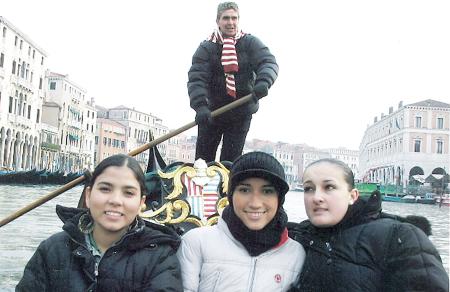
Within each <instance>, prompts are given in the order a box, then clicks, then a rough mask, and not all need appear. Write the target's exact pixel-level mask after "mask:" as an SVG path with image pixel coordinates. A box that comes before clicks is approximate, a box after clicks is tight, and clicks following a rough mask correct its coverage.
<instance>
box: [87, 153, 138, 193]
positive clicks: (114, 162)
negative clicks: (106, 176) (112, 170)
mask: <svg viewBox="0 0 450 292" xmlns="http://www.w3.org/2000/svg"><path fill="white" fill-rule="evenodd" d="M110 166H118V167H121V166H127V167H128V168H129V169H130V170H131V171H132V172H133V174H134V177H135V178H136V180H137V181H138V183H139V186H140V187H141V197H142V196H145V195H147V187H146V186H145V176H144V172H143V171H142V168H141V166H140V165H139V162H137V161H136V159H134V158H133V157H130V156H128V155H125V154H116V155H112V156H110V157H108V158H105V159H103V160H102V161H101V162H100V163H99V164H98V165H97V167H96V168H95V170H94V172H93V173H92V177H91V178H90V180H89V182H88V184H87V185H88V186H89V187H91V188H92V187H93V186H94V183H95V180H96V179H97V177H98V176H99V175H100V174H102V173H103V171H105V169H107V168H108V167H110Z"/></svg>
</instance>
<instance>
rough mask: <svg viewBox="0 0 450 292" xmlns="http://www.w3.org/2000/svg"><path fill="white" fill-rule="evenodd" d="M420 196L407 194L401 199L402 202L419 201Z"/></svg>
mask: <svg viewBox="0 0 450 292" xmlns="http://www.w3.org/2000/svg"><path fill="white" fill-rule="evenodd" d="M419 198H420V197H419V196H417V197H416V196H413V195H406V196H403V197H402V198H401V199H400V202H402V203H417V201H418V200H419Z"/></svg>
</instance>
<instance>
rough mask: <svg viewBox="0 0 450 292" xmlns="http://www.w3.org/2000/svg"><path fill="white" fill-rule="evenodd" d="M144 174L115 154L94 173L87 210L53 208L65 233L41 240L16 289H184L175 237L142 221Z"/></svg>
mask: <svg viewBox="0 0 450 292" xmlns="http://www.w3.org/2000/svg"><path fill="white" fill-rule="evenodd" d="M145 194H146V188H145V184H144V174H143V172H142V170H141V168H140V166H139V164H138V162H137V161H136V160H135V159H133V158H131V157H129V156H126V155H114V156H111V157H108V158H106V159H105V160H103V161H102V162H101V163H100V164H99V165H98V166H97V167H96V169H95V171H94V173H93V175H92V178H91V180H90V181H89V182H88V187H87V188H86V205H87V207H88V209H87V210H86V209H76V208H67V207H62V206H57V209H56V211H57V214H58V216H59V217H60V218H61V220H62V221H63V222H64V226H63V230H64V231H63V232H59V233H57V234H55V235H53V236H51V237H50V238H48V239H47V240H45V241H43V242H42V243H41V244H40V245H39V247H38V249H37V250H36V252H35V253H34V255H33V257H32V258H31V259H30V261H29V262H28V264H27V265H26V267H25V271H24V275H23V278H22V279H21V281H20V282H19V284H18V285H17V287H16V291H182V284H181V280H180V277H181V276H180V267H179V262H178V259H177V257H176V255H175V252H176V249H177V248H178V246H179V243H180V241H179V238H178V236H177V235H176V234H175V233H174V232H172V231H171V230H170V229H168V228H166V227H164V226H159V225H156V224H152V223H149V222H146V221H143V220H142V219H140V218H139V216H138V213H139V211H140V208H141V206H142V205H143V204H144V202H145Z"/></svg>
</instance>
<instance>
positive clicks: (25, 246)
mask: <svg viewBox="0 0 450 292" xmlns="http://www.w3.org/2000/svg"><path fill="white" fill-rule="evenodd" d="M56 188H57V187H56V186H11V185H0V218H1V219H3V218H5V217H6V216H8V215H10V214H11V213H13V212H15V211H17V210H18V209H20V208H22V207H24V206H26V205H27V204H29V203H30V202H32V201H34V200H36V199H38V198H40V197H42V196H44V195H47V194H48V193H50V192H51V191H53V190H55V189H56ZM81 191H82V187H81V186H78V187H75V188H73V189H72V190H69V191H67V192H65V193H64V194H61V195H60V196H58V197H56V198H54V199H53V200H51V201H49V202H47V203H45V204H44V205H42V206H40V207H38V208H36V209H34V210H32V211H30V212H29V213H27V214H25V215H23V216H22V217H20V218H18V219H16V220H14V221H12V222H10V223H9V224H7V225H5V226H3V227H0V291H14V287H15V285H16V284H17V282H18V281H19V280H20V278H21V276H22V273H23V268H24V267H25V265H26V263H27V262H28V260H29V259H30V257H31V256H32V255H33V253H34V251H35V249H36V248H37V246H38V245H39V243H40V242H41V241H42V240H44V239H46V238H47V237H49V236H50V235H51V234H54V233H55V232H59V231H60V230H61V226H62V223H61V221H60V220H59V218H58V217H57V216H56V214H55V206H56V204H60V205H64V206H71V207H76V205H77V204H78V200H79V196H80V194H81ZM284 206H285V209H286V211H287V213H288V215H289V220H290V221H294V222H299V221H301V220H304V219H306V218H307V217H306V213H305V210H304V206H303V193H301V192H289V193H288V194H287V196H286V202H285V204H284ZM383 209H384V210H385V211H386V212H389V213H393V214H398V215H402V216H406V215H421V216H425V217H426V218H428V220H429V221H430V222H431V223H432V227H433V235H432V236H431V237H430V239H431V241H432V242H433V243H434V244H435V246H436V247H437V249H438V250H439V252H440V254H441V257H442V260H443V262H444V265H445V268H446V270H447V272H449V223H450V212H449V208H448V207H442V208H439V207H438V206H434V205H423V204H404V203H391V202H383Z"/></svg>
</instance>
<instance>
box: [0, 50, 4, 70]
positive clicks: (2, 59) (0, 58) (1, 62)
mask: <svg viewBox="0 0 450 292" xmlns="http://www.w3.org/2000/svg"><path fill="white" fill-rule="evenodd" d="M4 61H5V55H4V54H3V53H0V68H3V62H4Z"/></svg>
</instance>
